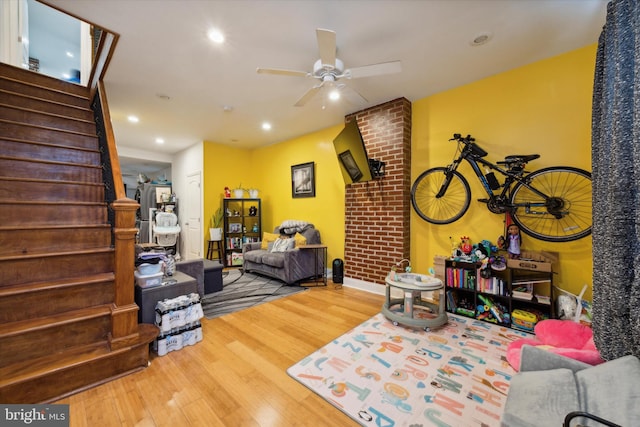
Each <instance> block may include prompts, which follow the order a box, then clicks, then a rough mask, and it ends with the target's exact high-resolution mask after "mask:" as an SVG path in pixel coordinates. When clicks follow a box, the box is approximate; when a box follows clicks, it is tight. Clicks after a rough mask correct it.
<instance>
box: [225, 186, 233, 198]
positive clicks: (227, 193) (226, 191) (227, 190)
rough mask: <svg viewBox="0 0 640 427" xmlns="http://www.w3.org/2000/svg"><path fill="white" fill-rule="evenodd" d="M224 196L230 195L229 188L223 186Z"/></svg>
mask: <svg viewBox="0 0 640 427" xmlns="http://www.w3.org/2000/svg"><path fill="white" fill-rule="evenodd" d="M224 197H226V198H227V199H228V198H229V197H231V190H230V189H229V187H224Z"/></svg>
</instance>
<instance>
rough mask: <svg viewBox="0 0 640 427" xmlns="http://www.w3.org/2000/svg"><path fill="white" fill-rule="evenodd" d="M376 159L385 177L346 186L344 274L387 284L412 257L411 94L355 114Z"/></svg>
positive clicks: (347, 119)
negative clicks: (403, 261)
mask: <svg viewBox="0 0 640 427" xmlns="http://www.w3.org/2000/svg"><path fill="white" fill-rule="evenodd" d="M353 118H355V119H356V120H357V121H358V127H359V128H360V132H361V133H362V138H363V139H364V143H365V147H366V149H367V154H368V156H369V158H370V159H376V160H380V161H383V162H385V171H386V173H385V176H384V177H383V178H381V179H374V180H372V181H369V182H359V183H353V184H350V185H347V187H346V189H345V245H344V248H345V249H344V257H345V259H344V275H345V277H349V278H352V279H359V280H363V281H366V282H371V283H380V284H384V277H385V275H386V274H387V272H388V271H389V269H390V268H391V266H392V265H393V264H394V263H395V262H397V261H399V260H401V259H402V258H409V252H410V239H409V237H410V236H409V215H410V207H411V200H410V197H409V193H410V191H411V181H410V180H411V103H410V102H409V101H408V100H407V99H405V98H398V99H396V100H393V101H389V102H387V103H384V104H381V105H378V106H375V107H372V108H369V109H367V110H363V111H360V112H357V113H354V114H351V115H349V116H347V117H346V118H345V120H346V122H350V121H351V120H352V119H353Z"/></svg>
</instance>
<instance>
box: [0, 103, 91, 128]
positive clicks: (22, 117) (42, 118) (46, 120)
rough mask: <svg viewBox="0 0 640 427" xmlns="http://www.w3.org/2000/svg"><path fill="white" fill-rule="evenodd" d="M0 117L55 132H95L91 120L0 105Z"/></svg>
mask: <svg viewBox="0 0 640 427" xmlns="http://www.w3.org/2000/svg"><path fill="white" fill-rule="evenodd" d="M0 117H2V118H3V119H4V120H8V121H13V122H18V123H28V124H30V125H36V126H43V127H48V128H52V129H57V130H64V131H71V132H79V133H86V134H91V133H92V132H95V131H96V125H95V123H94V122H93V121H92V120H79V119H73V118H70V117H65V116H61V115H58V114H50V113H43V112H40V111H36V110H28V109H24V108H19V107H15V106H10V105H7V104H4V103H0Z"/></svg>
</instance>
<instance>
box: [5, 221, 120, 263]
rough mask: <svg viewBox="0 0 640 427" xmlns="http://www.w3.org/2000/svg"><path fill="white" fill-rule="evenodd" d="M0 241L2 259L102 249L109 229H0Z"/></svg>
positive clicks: (107, 244)
mask: <svg viewBox="0 0 640 427" xmlns="http://www.w3.org/2000/svg"><path fill="white" fill-rule="evenodd" d="M0 242H3V243H4V246H3V250H2V255H1V256H2V257H3V258H6V257H16V256H25V255H36V254H46V253H49V252H60V251H65V252H70V251H79V250H87V249H95V248H105V247H110V246H111V227H110V226H109V225H108V224H99V225H83V226H77V225H74V226H67V227H55V228H53V227H52V228H41V229H37V230H34V229H33V228H24V227H22V228H20V229H19V228H8V229H7V228H4V227H0Z"/></svg>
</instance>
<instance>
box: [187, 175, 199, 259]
mask: <svg viewBox="0 0 640 427" xmlns="http://www.w3.org/2000/svg"><path fill="white" fill-rule="evenodd" d="M201 180H202V177H201V173H200V172H195V173H193V174H191V175H188V176H187V197H186V201H185V202H186V205H187V206H186V209H185V210H186V214H187V222H186V223H185V226H186V229H187V232H186V233H185V234H186V240H187V241H186V242H184V243H185V244H184V246H183V247H184V248H185V249H186V251H187V254H186V257H185V259H194V258H202V257H203V256H202V247H203V246H202V245H203V243H202V191H201V190H200V185H201Z"/></svg>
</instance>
